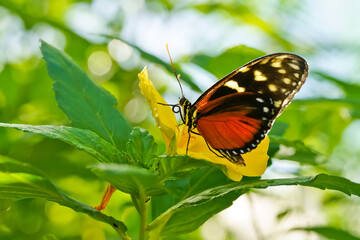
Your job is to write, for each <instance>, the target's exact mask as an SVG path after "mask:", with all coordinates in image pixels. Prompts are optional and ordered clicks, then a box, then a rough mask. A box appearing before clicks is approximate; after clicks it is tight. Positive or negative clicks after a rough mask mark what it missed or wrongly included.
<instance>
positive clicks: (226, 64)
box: [192, 45, 265, 79]
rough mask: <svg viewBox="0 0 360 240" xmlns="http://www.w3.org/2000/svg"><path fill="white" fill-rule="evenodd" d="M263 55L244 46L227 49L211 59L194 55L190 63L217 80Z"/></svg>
mask: <svg viewBox="0 0 360 240" xmlns="http://www.w3.org/2000/svg"><path fill="white" fill-rule="evenodd" d="M264 55H265V53H264V52H262V51H259V50H257V49H254V48H250V47H247V46H244V45H240V46H236V47H233V48H229V49H228V50H226V51H225V52H223V53H221V54H220V55H219V56H216V57H215V58H214V57H211V56H207V55H196V56H194V57H193V59H192V62H193V63H195V64H197V65H199V66H200V67H202V68H204V69H206V70H207V71H209V72H211V73H212V74H214V75H215V76H216V77H217V78H219V79H220V78H222V77H224V76H226V75H227V74H229V73H230V72H232V71H234V70H235V69H237V68H239V66H241V65H244V64H245V63H248V62H250V61H252V60H254V59H256V58H258V57H261V56H264Z"/></svg>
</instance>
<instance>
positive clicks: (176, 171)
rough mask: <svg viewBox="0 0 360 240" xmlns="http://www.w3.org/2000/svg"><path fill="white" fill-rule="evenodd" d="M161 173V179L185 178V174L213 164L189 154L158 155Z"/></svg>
mask: <svg viewBox="0 0 360 240" xmlns="http://www.w3.org/2000/svg"><path fill="white" fill-rule="evenodd" d="M157 161H158V162H159V169H158V170H159V174H160V177H161V179H164V180H169V179H172V180H174V179H178V178H183V177H184V174H186V173H188V172H191V171H193V170H195V169H198V168H204V167H209V166H210V165H211V164H210V163H209V162H207V161H204V160H199V159H194V158H191V157H189V156H187V155H175V156H168V155H164V156H158V157H157Z"/></svg>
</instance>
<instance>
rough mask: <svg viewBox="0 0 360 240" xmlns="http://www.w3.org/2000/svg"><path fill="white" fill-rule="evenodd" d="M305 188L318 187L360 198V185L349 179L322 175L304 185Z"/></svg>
mask: <svg viewBox="0 0 360 240" xmlns="http://www.w3.org/2000/svg"><path fill="white" fill-rule="evenodd" d="M302 185H303V186H309V187H316V188H320V189H332V190H336V191H340V192H343V193H345V194H347V195H352V194H354V195H356V196H358V197H360V184H359V183H354V182H352V181H350V180H349V179H347V178H343V177H338V176H331V175H327V174H324V173H321V174H319V175H317V176H315V177H314V180H313V181H311V182H309V183H303V184H302Z"/></svg>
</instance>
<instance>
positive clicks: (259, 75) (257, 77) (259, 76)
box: [254, 70, 267, 81]
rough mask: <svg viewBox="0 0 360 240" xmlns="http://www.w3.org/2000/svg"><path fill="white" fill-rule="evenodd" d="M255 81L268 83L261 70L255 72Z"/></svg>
mask: <svg viewBox="0 0 360 240" xmlns="http://www.w3.org/2000/svg"><path fill="white" fill-rule="evenodd" d="M254 79H255V81H266V80H267V77H266V76H265V75H264V74H263V73H262V72H261V71H259V70H255V71H254Z"/></svg>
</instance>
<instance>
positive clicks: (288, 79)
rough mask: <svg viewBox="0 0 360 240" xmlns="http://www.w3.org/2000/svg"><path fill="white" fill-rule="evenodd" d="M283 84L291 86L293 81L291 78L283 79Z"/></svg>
mask: <svg viewBox="0 0 360 240" xmlns="http://www.w3.org/2000/svg"><path fill="white" fill-rule="evenodd" d="M283 82H284V83H286V84H290V83H291V80H290V78H283Z"/></svg>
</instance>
